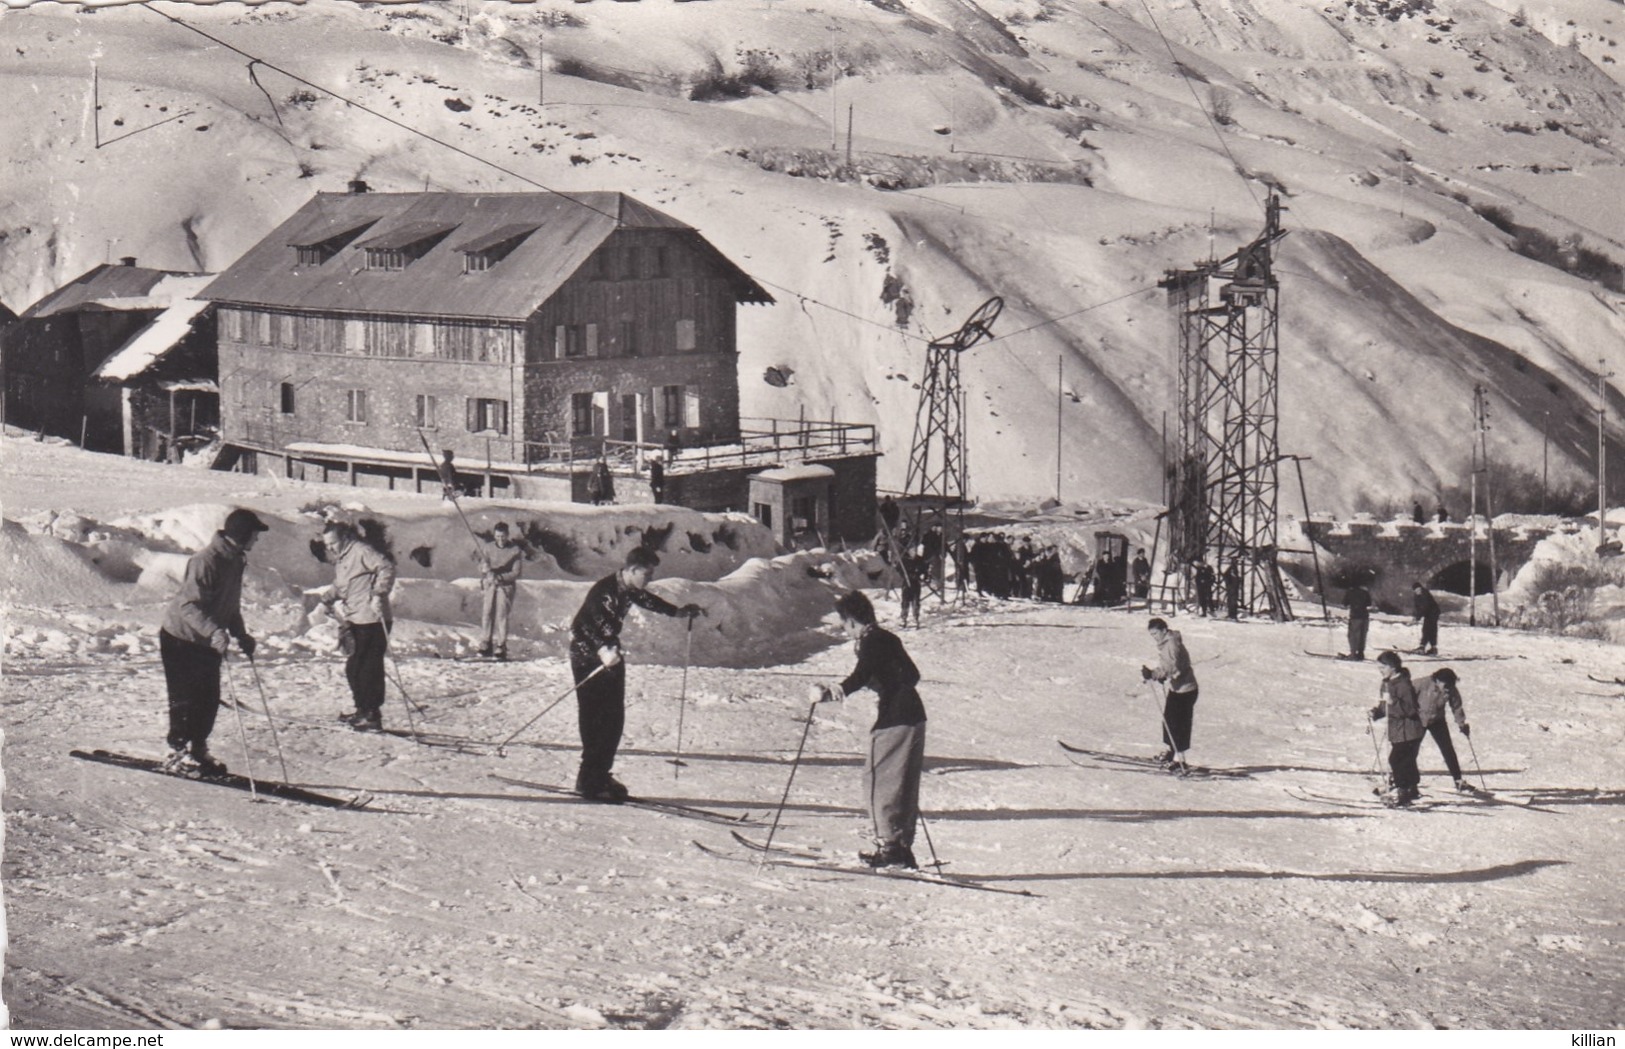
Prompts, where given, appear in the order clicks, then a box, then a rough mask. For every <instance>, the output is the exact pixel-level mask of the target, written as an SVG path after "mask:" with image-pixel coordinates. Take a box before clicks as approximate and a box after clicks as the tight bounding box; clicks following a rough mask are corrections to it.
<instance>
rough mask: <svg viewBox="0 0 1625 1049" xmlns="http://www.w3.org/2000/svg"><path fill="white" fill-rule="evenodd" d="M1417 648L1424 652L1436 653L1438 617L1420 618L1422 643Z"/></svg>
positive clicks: (1437, 646) (1437, 645)
mask: <svg viewBox="0 0 1625 1049" xmlns="http://www.w3.org/2000/svg"><path fill="white" fill-rule="evenodd" d="M1418 647H1419V648H1421V649H1422V650H1424V651H1426V652H1436V651H1438V648H1439V617H1438V616H1437V615H1431V616H1423V617H1422V643H1421V645H1419V646H1418Z"/></svg>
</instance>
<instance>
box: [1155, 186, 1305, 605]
mask: <svg viewBox="0 0 1625 1049" xmlns="http://www.w3.org/2000/svg"><path fill="white" fill-rule="evenodd" d="M1281 210H1282V209H1281V202H1280V198H1279V197H1277V196H1276V195H1274V194H1271V195H1270V197H1269V200H1268V202H1267V204H1266V205H1265V220H1264V232H1263V233H1261V234H1260V235H1259V236H1258V238H1257V239H1255V240H1254V241H1253V242H1252V243H1250V244H1248V245H1247V246H1245V247H1243V248H1241V249H1240V250H1238V251H1236V252H1235V253H1234V254H1233V255H1231V256H1229V257H1228V258H1226V259H1224V260H1222V261H1219V262H1210V263H1206V264H1205V265H1202V266H1198V267H1197V268H1196V269H1192V270H1178V271H1174V272H1171V273H1169V274H1168V275H1167V277H1166V278H1164V280H1163V282H1162V284H1163V287H1165V288H1167V289H1168V294H1169V302H1170V305H1171V306H1172V307H1173V308H1175V309H1177V310H1179V311H1180V324H1179V369H1178V386H1179V388H1178V397H1179V432H1178V437H1177V443H1176V447H1175V459H1174V462H1173V463H1172V464H1170V478H1169V482H1170V484H1169V489H1170V495H1169V507H1168V516H1169V520H1170V526H1169V531H1170V541H1171V546H1170V553H1171V554H1172V555H1173V556H1174V557H1176V558H1178V559H1179V560H1180V561H1181V562H1184V563H1187V564H1188V563H1190V562H1193V561H1199V560H1203V559H1207V558H1215V559H1217V562H1218V563H1217V565H1216V566H1215V567H1216V569H1217V570H1218V572H1219V573H1220V580H1219V585H1218V586H1216V587H1215V592H1216V594H1218V595H1220V602H1221V604H1222V601H1223V598H1222V595H1223V594H1224V586H1223V583H1224V580H1223V573H1224V572H1225V571H1226V570H1227V569H1229V568H1230V567H1231V566H1232V565H1234V566H1235V567H1236V568H1237V570H1238V571H1239V572H1240V574H1241V577H1242V581H1241V602H1240V603H1241V606H1242V607H1243V608H1244V609H1247V610H1249V611H1252V612H1258V611H1262V610H1267V611H1268V612H1269V613H1270V614H1271V615H1272V616H1274V617H1275V618H1276V619H1290V618H1292V609H1291V605H1290V603H1289V601H1288V600H1287V596H1286V591H1285V588H1284V587H1283V586H1282V581H1281V571H1280V565H1279V563H1278V560H1277V549H1278V544H1277V539H1276V532H1277V527H1278V524H1277V511H1278V501H1277V497H1278V494H1279V490H1280V484H1279V465H1280V461H1281V456H1280V448H1279V443H1278V439H1277V438H1278V430H1279V424H1280V412H1279V407H1278V405H1279V384H1278V361H1279V357H1280V340H1279V321H1280V285H1279V283H1278V282H1277V281H1276V279H1275V274H1274V269H1273V262H1272V260H1273V256H1272V250H1273V247H1274V245H1275V242H1276V241H1278V240H1280V239H1281V237H1283V236H1285V233H1284V231H1282V229H1281V224H1280V223H1281ZM1186 575H1187V576H1188V575H1189V573H1186Z"/></svg>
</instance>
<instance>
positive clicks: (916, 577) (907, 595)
mask: <svg viewBox="0 0 1625 1049" xmlns="http://www.w3.org/2000/svg"><path fill="white" fill-rule="evenodd" d="M902 570H903V587H902V591H903V592H902V610H901V611H902V614H901V619H902V625H903V626H908V612H909V609H911V608H912V609H913V610H914V626H915V627H916V628H918V627H919V625H920V593H921V591H922V590H923V589H924V587H925V574H926V573H927V572H929V571H930V570H931V565H930V562H928V561H927V560H926V558H925V546H924V545H923V544H915V545H914V546H911V547H909V548H908V550H906V551H904V553H903V564H902Z"/></svg>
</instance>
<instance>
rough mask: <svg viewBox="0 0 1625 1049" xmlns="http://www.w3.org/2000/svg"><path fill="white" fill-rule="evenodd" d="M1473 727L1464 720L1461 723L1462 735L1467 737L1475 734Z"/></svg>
mask: <svg viewBox="0 0 1625 1049" xmlns="http://www.w3.org/2000/svg"><path fill="white" fill-rule="evenodd" d="M1471 728H1472V726H1470V725H1468V724H1467V722H1465V721H1463V722H1462V723H1461V737H1462V738H1463V739H1467V738H1468V737H1470V736H1471V735H1472V734H1473V733H1472V731H1471Z"/></svg>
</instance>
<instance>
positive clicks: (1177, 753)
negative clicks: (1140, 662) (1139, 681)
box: [1145, 678, 1191, 775]
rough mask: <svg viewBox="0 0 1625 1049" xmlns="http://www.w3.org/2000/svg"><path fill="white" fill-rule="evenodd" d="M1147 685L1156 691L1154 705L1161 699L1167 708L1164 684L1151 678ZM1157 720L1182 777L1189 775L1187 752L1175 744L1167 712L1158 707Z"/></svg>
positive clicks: (1147, 679)
mask: <svg viewBox="0 0 1625 1049" xmlns="http://www.w3.org/2000/svg"><path fill="white" fill-rule="evenodd" d="M1145 683H1146V684H1147V685H1151V686H1152V687H1153V689H1154V691H1153V692H1152V693H1151V695H1152V700H1151V702H1152V705H1153V706H1156V705H1157V699H1158V698H1160V699H1161V700H1162V701H1163V705H1164V706H1165V705H1166V704H1167V702H1168V693H1167V692H1166V691H1165V690H1164V689H1163V688H1162V687H1161V686H1162V683H1161V682H1160V681H1154V680H1153V679H1151V678H1146V679H1145ZM1157 718H1158V719H1159V720H1160V721H1161V722H1162V731H1163V733H1164V734H1165V735H1166V737H1167V740H1168V749H1169V750H1171V751H1173V752H1174V757H1175V758H1176V759H1177V760H1178V762H1179V768H1180V775H1189V774H1190V771H1191V767H1190V765H1188V764H1187V763H1186V762H1185V752H1184V751H1183V750H1180V749H1179V748H1178V746H1177V745H1176V744H1175V743H1174V730H1173V729H1172V728H1171V727H1170V726H1169V725H1168V714H1167V711H1165V710H1163V709H1162V707H1161V706H1158V707H1157Z"/></svg>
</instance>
